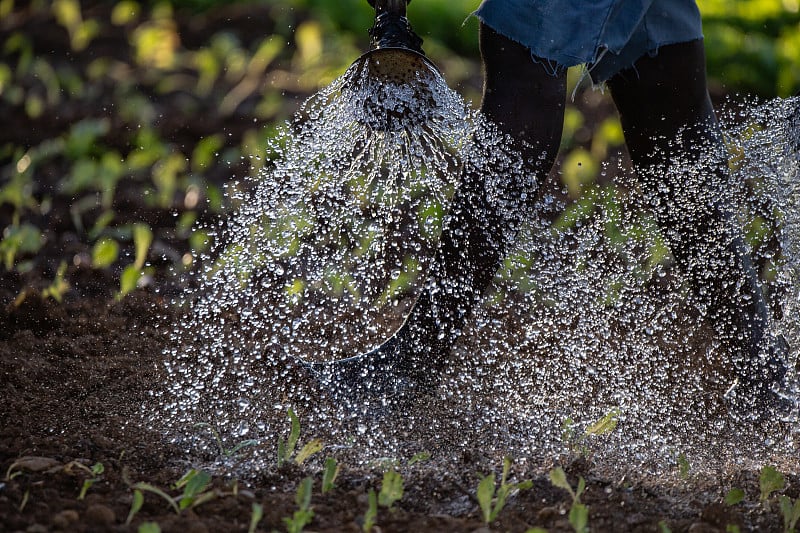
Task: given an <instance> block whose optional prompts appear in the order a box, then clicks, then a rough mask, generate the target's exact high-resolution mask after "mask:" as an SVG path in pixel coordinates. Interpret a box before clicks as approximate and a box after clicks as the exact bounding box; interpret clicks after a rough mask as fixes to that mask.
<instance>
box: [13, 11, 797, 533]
mask: <svg viewBox="0 0 800 533" xmlns="http://www.w3.org/2000/svg"><path fill="white" fill-rule="evenodd" d="M31 10H32V11H29V10H28V7H26V6H21V7H20V6H18V8H17V10H16V11H15V12H14V13H13V14H12V15H10V16H8V17H7V18H6V19H5V20H4V21H2V22H0V28H1V29H2V32H0V34H2V35H5V36H9V35H11V34H12V33H13V32H17V31H19V32H22V33H23V34H27V35H29V36H37V40H36V41H35V46H34V52H35V53H48V54H50V53H51V52H52V50H54V49H56V50H66V49H68V44H67V42H68V35H67V32H66V31H65V30H64V28H62V27H60V26H58V25H56V24H55V23H54V21H53V18H52V16H50V15H48V14H41V13H37V12H34V11H33V8H31ZM104 10H105V11H104ZM274 15H275V13H274V12H271V11H270V9H269V7H264V6H260V7H259V6H258V5H256V6H252V7H250V8H241V7H238V8H235V9H231V10H230V11H224V12H214V13H212V14H211V15H208V16H206V17H189V16H188V15H186V16H183V15H180V14H178V15H176V21H177V22H176V24H177V27H178V29H179V30H180V31H181V32H183V33H182V35H183V42H184V44H185V45H186V46H192V45H193V43H194V42H202V39H203V38H204V36H207V35H210V34H211V33H213V32H214V31H217V30H218V29H220V28H226V29H231V28H236V29H237V31H238V32H240V34H241V35H240V37H241V38H242V41H243V42H245V43H247V42H249V41H248V39H250V40H251V41H252V40H253V39H255V36H257V35H261V34H263V32H264V31H265V28H266V29H267V30H268V29H269V25H270V20H271V19H270V17H274ZM84 16H85V17H89V16H95V17H97V18H98V19H103V17H107V16H108V8H107V7H105V4H103V3H100V4H96V3H85V5H84ZM182 17H183V18H182ZM128 30H131V28H128ZM131 31H132V30H131ZM128 33H130V31H128ZM124 35H125V34H124V32H114V31H105V32H102V33H101V37H100V38H98V39H97V40H96V41H95V43H94V45H93V46H90V47H89V48H88V51H84V52H82V53H78V54H74V55H71V54H69V53H66V54H59V53H55V54H52V55H51V56H50V58H49V61H51V62H53V64H57V63H58V62H66V63H70V64H73V65H74V64H78V65H84V66H85V65H88V64H89V63H90V62H91V60H92V59H93V58H95V57H97V56H98V55H102V54H104V53H108V54H110V55H113V56H115V57H119V58H121V59H120V60H121V61H124V60H125V53H124V50H126V46H127V45H126V44H125V43H124V42H121V40H124V39H123V36H124ZM6 60H7V61H9V62H10V63H13V62H14V61H19V60H20V58H19V56H17V55H14V53H9V54H8V55H7V56H6ZM145 70H146V69H145V68H141V69H139V70H137V69H133V71H132V72H130V73H129V74H130V75H132V76H134V77H135V76H137V75H140V76H141V77H142V79H139V80H137V81H136V83H137V84H139V85H137V86H138V87H139V89H140V90H141V91H142V92H143V93H145V94H146V95H147V98H148V99H149V100H150V101H151V102H152V104H153V105H154V106H155V107H156V110H157V116H158V119H157V120H155V121H154V124H155V127H156V128H157V129H158V131H160V132H161V133H162V135H163V136H164V137H165V138H167V139H169V141H170V142H171V143H172V144H171V146H174V147H184V145H185V144H189V146H190V147H191V145H192V143H193V142H196V141H197V139H199V138H202V137H203V136H206V135H209V134H210V133H213V132H223V131H224V132H226V133H228V134H229V136H230V137H231V138H232V139H233V140H234V141H238V140H239V139H240V138H241V136H242V134H243V132H244V131H245V130H246V128H248V127H250V124H251V123H252V121H253V119H252V117H251V116H250V115H248V113H247V111H248V109H249V108H248V106H250V107H253V106H254V105H255V103H254V102H252V101H249V100H247V99H244V100H243V104H242V105H243V108H241V109H239V110H238V111H237V112H236V113H232V114H228V115H225V116H222V115H220V114H217V113H216V112H215V109H216V108H215V107H214V105H213V101H214V100H213V98H214V97H215V95H214V93H213V92H212V94H211V95H210V96H208V97H207V99H205V100H204V99H202V98H201V99H199V100H198V101H199V106H198V105H195V106H190V108H191V109H190V111H188V112H189V113H194V117H196V116H197V114H198V113H204V115H203V116H204V120H202V121H198V120H196V119H192V117H191V116H189V117H187V116H186V115H185V114H186V113H187V111H186V108H185V106H184V107H182V102H183V100H182V98H183V96H185V95H181V94H180V93H179V92H172V93H169V94H160V93H158V91H156V90H155V89H154V86H155V84H154V82H152V81H150V80H148V79H146V75H145V74H144V71H145ZM220 83H223V82H220ZM97 84H98V85H97V86H98V87H99V89H100V90H101V92H100V93H97V94H100V96H99V97H97V96H96V94H95V93H93V94H95V96H92V95H88V96H86V97H85V98H84V99H83V100H79V101H72V100H71V101H68V102H62V104H61V107H60V109H59V112H58V113H47V114H45V115H41V116H38V117H36V118H31V117H30V116H28V115H26V111H25V107H24V105H23V104H21V103H19V104H14V103H13V102H9V101H8V100H4V101H3V102H2V106H0V109H2V116H3V122H4V127H3V128H2V129H3V132H2V134H0V139H2V141H3V142H4V143H12V144H14V145H16V146H23V147H26V148H28V147H33V146H37V145H38V144H39V143H41V142H42V141H44V140H47V139H50V138H55V137H57V136H59V135H61V134H62V133H63V132H64V131H65V130H66V129H67V128H68V127H69V125H70V124H71V123H74V122H75V121H77V120H78V119H80V118H85V117H91V116H97V115H101V114H103V113H104V112H105V107H104V105H105V104H108V105H112V104H113V99H111V100H108V101H106V100H105V98H106V97H105V96H103V95H107V94H110V93H111V92H112V88H113V84H110V85H106V86H104V85H103V82H102V80H101V81H99V82H97ZM34 89H35V88H34ZM228 89H230V87H228ZM103 91H107V92H103ZM220 94H222V95H224V94H227V93H226V92H225V91H224V90H221V91H220ZM109 98H110V97H109ZM286 98H287V102H289V104H288V105H294V99H293V98H292V95H291V94H289V95H287V96H286ZM112 107H113V105H112ZM601 108H602V106H601ZM101 109H102V110H101ZM592 113H595V114H597V113H601V115H602V113H607V111H602V112H599V111H597V108H591V109H587V110H586V116H589V117H591V116H592ZM284 114H285V113H284ZM274 119H275V117H266V118H263V119H259V120H261V121H262V122H266V121H269V120H274ZM114 128H115V130H114V131H113V132H111V133H110V134H109V135H108V137H107V138H106V142H107V144H109V145H112V146H116V147H118V148H120V147H121V148H120V149H121V150H123V151H124V146H125V145H126V143H129V142H131V141H130V138H129V137H126V136H125V132H126V131H128V130H127V129H126V128H128V126H127V125H126V124H124V123H117V122H114ZM116 128H119V129H118V130H117V129H116ZM184 149H185V150H188V149H187V148H184ZM11 153H12V152H10V151H4V152H3V154H2V157H3V160H2V164H3V165H5V166H6V169H8V168H10V167H11V166H13V165H16V164H17V161H16V160H14V159H13V157H12V156H11ZM67 164H68V162H65V161H60V160H56V161H54V162H52V163H51V164H49V165H44V166H42V167H41V169H40V172H39V173H38V174H37V175H36V179H35V183H34V191H33V195H34V196H35V197H36V198H37V200H39V201H41V200H42V199H43V198H45V197H48V198H51V199H52V204H51V205H50V206H49V208H48V210H46V212H45V211H42V212H38V213H36V214H34V215H30V216H31V219H32V220H33V221H34V222H35V223H36V224H37V226H38V227H40V228H41V229H42V231H43V234H44V235H45V245H44V246H43V247H42V248H41V249H40V250H39V251H38V252H37V253H36V254H35V255H34V256H33V257H27V258H26V259H28V260H30V261H32V267H30V268H26V269H25V270H24V271H23V272H21V271H19V270H17V269H11V270H7V269H5V268H4V269H3V271H2V273H0V531H29V532H39V531H51V530H62V531H137V530H140V528H142V530H143V529H144V528H143V527H142V524H145V523H157V524H158V526H159V527H160V529H161V530H162V531H181V532H203V531H220V532H226V531H248V528H249V527H250V526H251V518H252V515H253V509H254V504H260V505H261V506H263V518H262V519H261V520H260V521H259V522H258V523H257V525H256V528H255V530H257V531H272V530H278V531H285V530H287V524H286V523H285V522H284V518H287V517H291V516H292V514H293V513H294V512H295V511H296V510H297V503H296V502H295V494H296V491H297V488H298V485H299V483H300V482H301V480H302V479H303V478H304V477H306V476H312V477H313V478H314V480H315V484H314V487H315V488H314V493H313V495H312V497H311V502H310V506H311V509H312V510H313V512H314V515H313V519H312V520H311V521H310V522H309V523H308V524H307V526H306V529H307V530H309V531H361V530H362V528H363V524H364V516H365V513H366V512H367V509H368V503H369V496H368V493H369V491H370V490H371V489H372V490H378V489H379V488H380V482H381V476H382V470H381V469H380V468H379V467H378V466H375V467H364V466H352V465H348V464H343V465H342V470H341V472H340V474H339V476H338V478H337V480H336V486H335V487H334V488H333V489H332V490H331V491H329V492H327V493H325V494H322V493H321V492H320V491H319V487H320V484H321V472H320V469H319V468H317V467H311V466H306V467H299V466H294V465H292V466H288V467H286V466H284V467H282V468H278V467H277V466H276V465H275V464H274V463H272V464H271V465H270V466H269V467H266V468H264V469H262V470H260V471H257V472H250V473H248V474H238V475H234V474H219V473H215V474H214V475H213V476H212V480H211V482H210V485H209V486H208V487H205V488H204V490H203V494H204V495H205V496H204V497H203V498H202V501H198V502H196V503H197V504H196V505H194V506H189V508H187V509H183V510H178V511H177V512H176V510H174V509H173V508H172V507H171V506H170V504H168V503H167V502H166V501H165V499H164V498H162V497H160V496H158V495H156V494H155V493H153V492H152V491H147V490H144V501H143V504H142V506H141V509H140V510H138V512H135V513H132V512H131V510H132V505H134V494H135V490H134V489H135V487H134V485H135V484H136V483H141V482H144V483H147V484H149V485H150V486H152V487H157V488H160V489H161V490H163V491H165V492H166V493H168V494H169V495H170V496H173V497H174V496H176V495H178V494H180V493H181V492H182V491H183V489H177V488H175V487H174V485H175V483H176V481H177V480H178V479H179V478H181V476H183V475H184V474H185V473H186V472H187V471H188V470H189V469H191V468H193V467H196V468H200V467H201V462H200V460H199V459H198V458H196V457H192V456H191V455H187V453H186V452H184V451H183V450H181V449H179V448H178V447H176V446H174V445H171V444H170V443H169V442H168V440H167V439H166V438H165V436H164V435H162V434H160V433H158V432H154V431H152V430H150V429H148V428H147V427H146V426H145V424H144V423H143V422H141V420H142V417H140V416H139V415H140V414H141V410H142V409H147V406H148V400H149V398H150V391H151V390H153V389H154V388H156V387H157V386H158V384H160V383H162V382H163V380H164V379H165V375H166V373H165V370H164V367H163V349H164V346H165V345H166V342H167V340H166V339H165V337H164V333H163V331H164V328H158V327H157V326H159V325H161V324H163V322H164V321H165V317H166V320H169V319H170V317H172V318H175V317H176V316H177V315H176V311H174V310H173V309H171V308H170V304H169V301H170V300H171V297H172V296H173V295H174V294H176V293H177V292H178V291H179V287H178V283H179V277H178V276H177V275H176V274H175V273H174V270H175V268H174V265H173V264H172V263H170V262H169V261H167V260H159V258H158V257H156V256H155V255H154V256H153V257H151V260H152V265H153V266H154V269H153V270H152V271H151V272H150V273H149V276H151V278H150V282H149V283H147V284H145V286H144V287H141V288H139V289H137V290H135V291H133V292H132V293H130V294H128V295H127V296H125V297H123V298H121V299H118V298H116V293H117V291H118V290H119V274H120V271H121V266H122V265H121V264H116V265H115V266H114V267H113V268H108V269H97V268H93V267H92V266H91V265H90V264H88V262H87V261H86V257H87V254H89V253H90V250H91V242H90V241H89V240H88V239H87V237H86V234H85V232H84V231H83V228H77V227H75V225H74V220H75V219H74V217H73V216H72V214H71V213H72V211H71V207H72V205H73V202H74V197H73V196H70V195H69V194H65V193H63V192H61V193H60V192H58V191H59V189H58V183H59V180H60V179H61V177H62V176H63V174H64V172H66V170H65V169H66V168H67V167H66V166H65V165H67ZM237 171H239V172H240V171H241V168H239V167H237V166H236V165H233V167H231V165H227V166H226V165H220V166H217V167H214V168H213V169H211V170H210V171H209V172H208V174H207V175H206V179H207V180H208V181H209V183H217V184H220V185H221V184H222V183H224V182H225V181H226V180H227V179H229V178H230V176H231V175H233V174H234V173H235V172H237ZM9 175H10V174H8V173H6V174H3V176H4V179H5V177H6V176H9ZM139 181H141V180H139ZM122 183H123V185H124V186H123V187H121V189H120V190H119V191H118V196H117V197H116V200H115V203H114V211H115V216H116V217H117V218H116V220H117V221H145V222H146V223H148V224H149V225H150V227H151V228H152V229H153V231H154V233H155V234H156V239H157V241H158V242H159V243H160V246H161V248H160V249H161V250H162V251H163V250H167V251H168V252H169V253H167V254H165V255H167V256H169V257H172V256H176V257H181V255H182V254H185V253H186V251H187V249H188V244H187V243H186V242H185V240H184V241H181V240H180V239H177V238H176V237H175V236H174V234H173V233H174V232H173V233H171V229H174V228H170V226H169V225H170V224H173V225H174V217H173V215H174V214H175V212H176V211H180V212H183V210H184V209H188V207H186V206H185V205H184V206H183V207H179V208H175V209H167V208H159V207H154V206H153V205H152V203H148V202H146V201H145V200H144V199H143V196H142V195H141V194H138V193H137V189H136V187H137V186H138V185H137V183H139V182H137V181H136V180H128V182H126V181H125V179H123V180H122ZM0 185H2V184H0ZM99 214H100V213H99V211H98V210H94V211H91V210H90V211H89V212H87V213H86V214H85V220H84V221H83V225H84V226H85V227H90V226H91V223H92V221H94V220H95V219H96V218H97V217H98V216H99ZM199 216H200V218H202V217H209V219H213V218H214V217H215V216H221V215H218V214H214V213H200V214H199ZM13 218H14V212H13V210H12V209H11V208H10V207H9V206H8V205H7V204H6V205H4V206H3V209H2V211H0V227H5V226H6V225H9V224H11V223H12V219H13ZM65 259H66V260H67V270H66V276H65V277H66V280H67V282H68V284H69V287H70V288H69V290H67V291H66V292H65V293H64V295H63V301H61V302H59V301H56V300H54V299H53V298H52V297H46V296H44V295H43V294H42V293H43V291H44V290H45V289H46V288H47V287H48V286H50V284H51V283H52V280H53V279H54V276H55V273H56V271H57V268H58V265H59V264H60V263H61V261H62V260H65ZM743 453H745V454H746V451H743ZM204 459H207V458H204ZM438 459H439V458H437V457H435V456H434V457H432V458H431V459H430V460H429V462H427V463H426V464H425V465H423V466H417V467H414V468H411V467H408V468H405V469H403V470H402V474H403V476H404V479H405V493H404V495H403V497H402V498H401V499H400V500H399V501H398V502H396V503H394V505H393V506H392V508H391V509H386V508H383V507H379V508H378V512H377V516H376V518H375V524H376V526H375V529H374V530H375V531H420V532H422V531H526V530H528V529H529V528H533V527H540V528H545V529H547V530H548V531H571V530H572V526H571V525H570V523H569V510H570V506H571V503H572V500H571V497H570V495H569V494H568V493H567V492H566V491H565V490H563V489H559V488H555V487H554V486H553V485H552V483H551V482H550V479H549V478H548V475H547V472H548V471H549V469H550V468H553V467H555V466H558V465H560V466H562V467H563V468H564V470H565V471H566V472H567V478H568V480H569V482H570V484H571V485H572V486H573V487H574V486H576V485H577V483H578V479H579V477H583V478H585V480H586V483H587V489H586V492H585V494H583V495H582V496H581V501H582V502H583V503H584V504H585V505H587V506H588V508H589V514H588V524H589V528H590V529H591V530H592V531H668V530H671V531H693V532H711V531H735V530H736V529H735V528H736V527H738V528H740V529H741V530H742V531H746V530H753V531H781V530H782V529H783V520H782V518H781V514H780V512H779V510H778V503H777V500H775V499H774V497H773V499H772V500H771V501H770V502H769V503H764V502H759V472H758V471H755V470H749V469H743V470H733V471H725V472H720V473H718V475H715V476H708V475H702V476H701V475H698V476H695V475H691V474H688V475H686V476H684V477H681V476H677V475H669V476H666V477H664V478H663V479H659V478H657V477H656V478H653V477H650V478H649V479H647V480H631V479H629V478H628V477H626V475H625V474H624V473H623V472H625V471H626V468H625V465H620V467H621V468H620V471H619V473H617V474H615V473H614V472H613V471H609V469H608V468H603V469H602V470H601V469H597V468H595V465H593V463H592V461H591V460H590V459H589V458H587V457H584V456H581V455H577V454H576V455H573V456H569V457H561V458H558V463H556V460H555V459H554V460H553V461H552V462H551V463H547V464H539V465H528V466H527V467H524V468H523V467H513V468H512V474H513V476H514V479H516V480H522V479H528V478H529V479H531V480H532V486H531V488H528V489H526V490H521V491H519V492H515V493H513V494H512V495H511V496H510V498H509V500H508V502H507V504H506V506H505V508H504V509H503V510H502V511H501V512H500V513H499V515H498V518H497V519H496V520H495V521H492V522H491V523H489V524H488V525H487V524H485V523H484V520H483V518H482V513H481V510H480V507H479V505H478V501H477V499H476V487H477V485H478V481H479V479H480V478H479V473H481V472H482V473H485V472H487V471H488V470H487V468H489V462H488V460H487V459H486V458H483V456H482V452H481V450H462V451H459V454H458V461H456V462H453V461H448V462H440V461H439V460H438ZM98 464H102V472H100V471H99V469H95V471H94V472H92V468H93V467H94V465H98ZM442 465H446V466H442ZM494 468H495V471H496V474H497V475H498V477H499V475H500V472H499V465H495V466H494ZM87 482H88V483H87ZM732 487H737V488H741V489H743V490H744V498H743V501H742V502H741V503H736V504H729V503H730V502H729V503H725V501H724V499H725V496H726V494H727V492H728V491H729V489H730V488H732ZM84 488H85V490H83V489H84ZM140 489H141V486H140ZM799 491H800V482H798V478H797V477H796V476H794V477H792V476H789V477H788V480H787V488H786V489H785V490H784V492H783V493H782V494H785V495H787V496H789V497H791V498H797V497H798V496H800V492H799ZM129 516H130V517H129Z"/></svg>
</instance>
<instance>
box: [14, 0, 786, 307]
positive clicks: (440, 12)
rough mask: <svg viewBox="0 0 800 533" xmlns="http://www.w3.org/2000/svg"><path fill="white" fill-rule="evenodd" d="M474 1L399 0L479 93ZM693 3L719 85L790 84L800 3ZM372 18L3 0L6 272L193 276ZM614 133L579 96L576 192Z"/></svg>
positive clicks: (573, 106)
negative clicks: (274, 143)
mask: <svg viewBox="0 0 800 533" xmlns="http://www.w3.org/2000/svg"><path fill="white" fill-rule="evenodd" d="M477 4H478V2H477V0H415V1H414V2H412V4H411V5H410V6H409V17H410V19H411V20H412V22H413V24H414V27H415V29H416V30H417V31H418V33H420V34H421V35H422V36H423V37H424V38H425V49H426V51H427V52H428V55H429V56H430V57H431V58H432V59H433V61H434V62H435V63H436V64H437V65H439V66H440V68H441V69H442V71H443V72H444V74H445V77H446V78H447V80H448V83H450V85H451V86H453V87H454V88H456V89H457V90H458V91H459V92H461V93H462V94H463V95H464V96H465V98H467V99H468V100H471V101H473V102H478V101H479V99H480V84H481V77H480V66H479V62H478V52H477V22H476V20H475V19H474V18H472V17H469V13H470V12H471V11H472V10H473V9H475V7H477ZM699 4H700V7H701V10H702V11H703V13H704V17H705V19H704V20H705V34H706V46H707V53H708V66H709V73H710V76H711V79H712V86H713V90H714V92H715V93H716V94H717V95H721V94H725V93H754V94H757V95H759V96H762V97H771V96H786V95H790V94H794V93H795V92H796V91H797V90H798V89H800V13H799V12H798V2H797V0H742V1H739V2H735V3H731V2H727V1H723V0H701V1H700V2H699ZM372 18H373V12H372V10H371V8H370V7H369V6H368V4H367V3H366V1H365V0H337V1H336V2H331V1H329V0H266V2H263V1H262V2H255V1H251V2H236V3H231V2H220V1H215V0H175V1H174V2H171V3H170V2H163V1H148V2H139V1H135V0H121V1H116V2H90V1H82V2H81V1H78V0H53V1H44V0H34V1H32V2H19V1H14V0H0V53H1V54H2V61H0V116H2V117H3V121H4V128H2V131H0V228H2V234H1V235H0V270H2V271H3V272H4V273H5V274H4V276H5V279H11V280H13V282H14V283H15V284H16V285H17V286H19V287H22V288H23V290H22V292H21V297H22V298H24V297H25V294H27V293H35V292H40V293H41V294H42V295H44V296H46V297H51V298H55V299H60V298H62V297H64V296H66V295H73V296H76V295H80V294H81V293H86V292H91V291H102V290H103V289H101V288H99V287H102V286H103V284H102V283H93V282H92V280H94V281H97V280H99V279H106V278H109V277H110V278H113V279H114V280H115V281H114V284H115V285H116V287H117V290H116V294H117V296H118V297H122V296H124V295H125V294H126V293H128V292H130V291H131V290H133V289H134V288H136V287H142V286H146V285H148V284H152V285H155V284H156V282H157V281H158V280H159V279H161V280H166V279H172V276H173V274H175V273H181V272H183V271H185V270H186V269H187V268H188V267H189V266H190V265H191V264H192V263H193V261H194V260H195V258H196V257H197V255H198V254H199V253H200V252H202V251H203V250H205V249H206V248H207V246H208V243H209V240H210V238H211V237H212V236H211V235H209V233H211V232H209V231H207V230H198V229H195V224H196V223H197V222H198V221H205V222H206V226H207V227H213V224H215V223H216V222H215V221H216V220H217V219H218V218H219V217H220V215H222V214H224V213H225V212H226V211H227V210H228V209H230V207H231V205H230V202H229V200H227V196H226V194H225V193H226V191H229V190H231V189H233V188H235V187H238V186H240V185H237V184H236V183H235V181H234V179H233V178H243V177H246V176H247V175H253V174H255V173H257V172H258V171H259V170H260V169H261V168H262V167H263V166H264V165H265V164H269V159H270V157H271V156H272V154H271V153H270V152H269V149H268V143H267V141H268V140H269V139H271V138H273V137H274V135H275V131H276V128H278V127H280V126H281V125H282V124H283V123H284V121H285V120H287V119H288V118H289V117H290V116H291V115H292V113H293V112H294V110H295V109H296V107H297V105H298V103H299V102H300V101H301V100H302V99H303V98H305V97H306V96H308V95H309V94H311V93H313V92H314V91H316V90H317V89H318V88H320V87H322V86H324V85H326V84H327V83H329V82H330V81H331V80H332V79H334V78H335V77H336V76H338V75H340V74H341V73H342V72H343V71H344V69H345V68H346V67H347V66H348V65H349V64H350V63H351V62H352V61H353V60H354V59H355V58H356V57H357V56H358V55H360V54H361V53H362V52H363V51H365V50H366V48H367V41H368V36H367V33H366V30H367V29H368V28H369V27H370V26H371V24H372ZM578 78H579V76H578V75H577V73H575V72H573V73H571V75H570V81H571V86H574V85H575V84H576V83H577V81H578ZM622 141H623V139H622V136H621V130H620V127H619V122H618V120H617V118H616V116H615V114H614V113H613V110H612V109H611V107H610V104H609V102H608V98H607V96H603V95H602V94H600V93H597V92H593V91H591V90H587V91H585V90H581V91H580V92H579V97H578V98H577V99H576V101H575V102H573V103H570V106H569V108H568V110H567V115H566V119H565V130H564V138H563V141H562V148H563V149H564V150H563V152H564V154H563V160H564V165H563V167H564V172H563V177H562V179H563V180H564V185H565V187H566V191H567V193H568V195H569V196H570V197H572V198H573V199H575V200H577V199H579V198H580V197H581V196H582V195H583V196H584V197H585V198H588V200H589V201H591V200H592V198H596V197H598V195H600V194H601V193H600V189H598V188H597V187H599V185H598V186H596V185H595V181H596V180H597V178H598V175H599V168H600V162H601V161H603V160H605V159H607V158H608V157H609V156H610V155H612V154H614V153H617V152H618V150H619V147H620V146H621V145H622ZM575 169H579V170H575ZM612 196H613V194H611V195H610V196H609V193H608V192H606V193H602V197H612ZM209 225H210V226H209ZM26 291H27V292H26Z"/></svg>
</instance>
